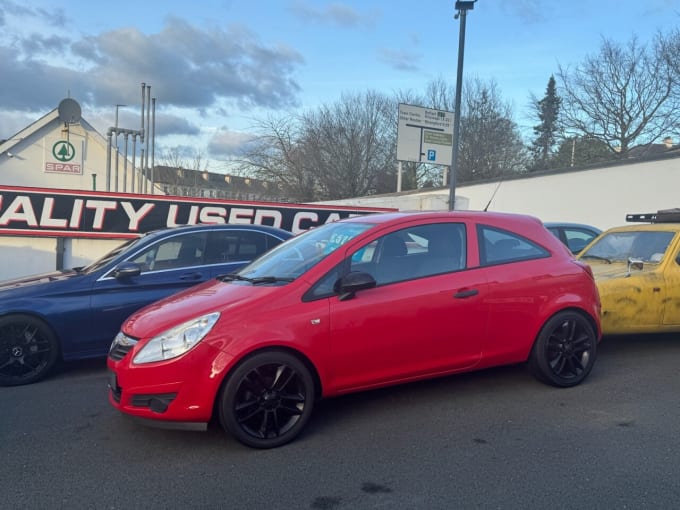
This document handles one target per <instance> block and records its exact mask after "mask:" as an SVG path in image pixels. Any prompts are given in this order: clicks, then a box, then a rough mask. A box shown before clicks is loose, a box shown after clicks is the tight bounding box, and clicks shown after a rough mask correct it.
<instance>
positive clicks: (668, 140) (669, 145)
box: [663, 136, 673, 149]
mask: <svg viewBox="0 0 680 510" xmlns="http://www.w3.org/2000/svg"><path fill="white" fill-rule="evenodd" d="M663 144H664V145H665V146H666V149H672V148H673V138H671V137H670V136H667V137H666V138H664V139H663Z"/></svg>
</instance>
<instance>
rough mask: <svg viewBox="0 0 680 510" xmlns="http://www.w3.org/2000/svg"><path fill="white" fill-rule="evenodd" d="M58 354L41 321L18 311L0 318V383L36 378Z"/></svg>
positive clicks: (49, 332)
mask: <svg viewBox="0 0 680 510" xmlns="http://www.w3.org/2000/svg"><path fill="white" fill-rule="evenodd" d="M58 357H59V344H58V343H57V339H56V338H55V336H54V333H53V332H52V330H51V329H50V328H49V327H48V326H47V325H46V324H45V323H44V322H43V321H41V320H40V319H37V318H36V317H32V316H30V315H20V314H17V315H8V316H6V317H2V318H0V386H18V385H20V384H30V383H33V382H36V381H38V380H40V379H42V378H43V377H45V376H46V375H47V374H49V372H50V371H51V370H52V368H53V367H54V365H55V363H56V362H57V359H58Z"/></svg>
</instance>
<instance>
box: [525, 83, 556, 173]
mask: <svg viewBox="0 0 680 510" xmlns="http://www.w3.org/2000/svg"><path fill="white" fill-rule="evenodd" d="M560 104H561V99H560V98H559V96H558V95H557V90H556V86H555V77H554V76H550V79H549V80H548V86H547V87H546V91H545V96H544V97H543V99H541V100H540V101H535V103H534V106H535V108H536V117H537V118H538V120H539V124H537V125H536V126H534V134H535V135H536V138H535V139H534V141H533V143H532V145H531V153H532V155H533V165H532V167H531V170H544V169H546V168H549V167H550V159H551V157H552V154H553V149H554V147H555V143H556V142H557V134H558V131H559V114H560Z"/></svg>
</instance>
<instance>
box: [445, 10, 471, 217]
mask: <svg viewBox="0 0 680 510" xmlns="http://www.w3.org/2000/svg"><path fill="white" fill-rule="evenodd" d="M476 1H477V0H472V1H469V2H456V7H455V8H456V11H458V12H456V15H455V16H454V19H457V18H460V32H459V35H458V72H457V74H456V98H455V105H454V110H453V147H452V154H451V170H450V172H449V211H453V210H454V209H455V208H456V167H457V166H458V145H459V140H460V100H461V89H462V88H463V55H464V54H465V18H466V14H467V11H469V10H471V9H474V6H475V2H476Z"/></svg>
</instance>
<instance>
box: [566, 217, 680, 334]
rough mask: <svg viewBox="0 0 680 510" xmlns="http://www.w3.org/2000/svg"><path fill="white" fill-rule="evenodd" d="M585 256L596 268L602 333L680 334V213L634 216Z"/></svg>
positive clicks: (581, 256)
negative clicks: (631, 222) (644, 222)
mask: <svg viewBox="0 0 680 510" xmlns="http://www.w3.org/2000/svg"><path fill="white" fill-rule="evenodd" d="M626 219H627V220H628V221H637V222H640V221H648V222H649V223H646V224H637V225H627V226H623V227H616V228H612V229H609V230H607V231H605V232H603V233H602V234H600V235H599V236H598V237H597V238H595V239H594V240H593V241H592V242H591V243H590V244H589V245H588V246H587V247H586V248H585V249H584V250H583V251H582V252H581V253H580V254H579V255H578V257H577V258H578V259H580V260H581V261H583V262H586V263H587V264H588V265H590V267H591V268H592V270H593V274H594V275H595V281H596V283H597V288H598V290H599V292H600V300H601V302H602V314H601V321H602V333H603V334H605V335H608V334H617V335H618V334H628V333H657V332H658V333H661V332H671V331H673V332H674V331H680V210H678V209H672V210H666V211H659V212H658V213H654V214H629V215H628V216H627V217H626Z"/></svg>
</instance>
